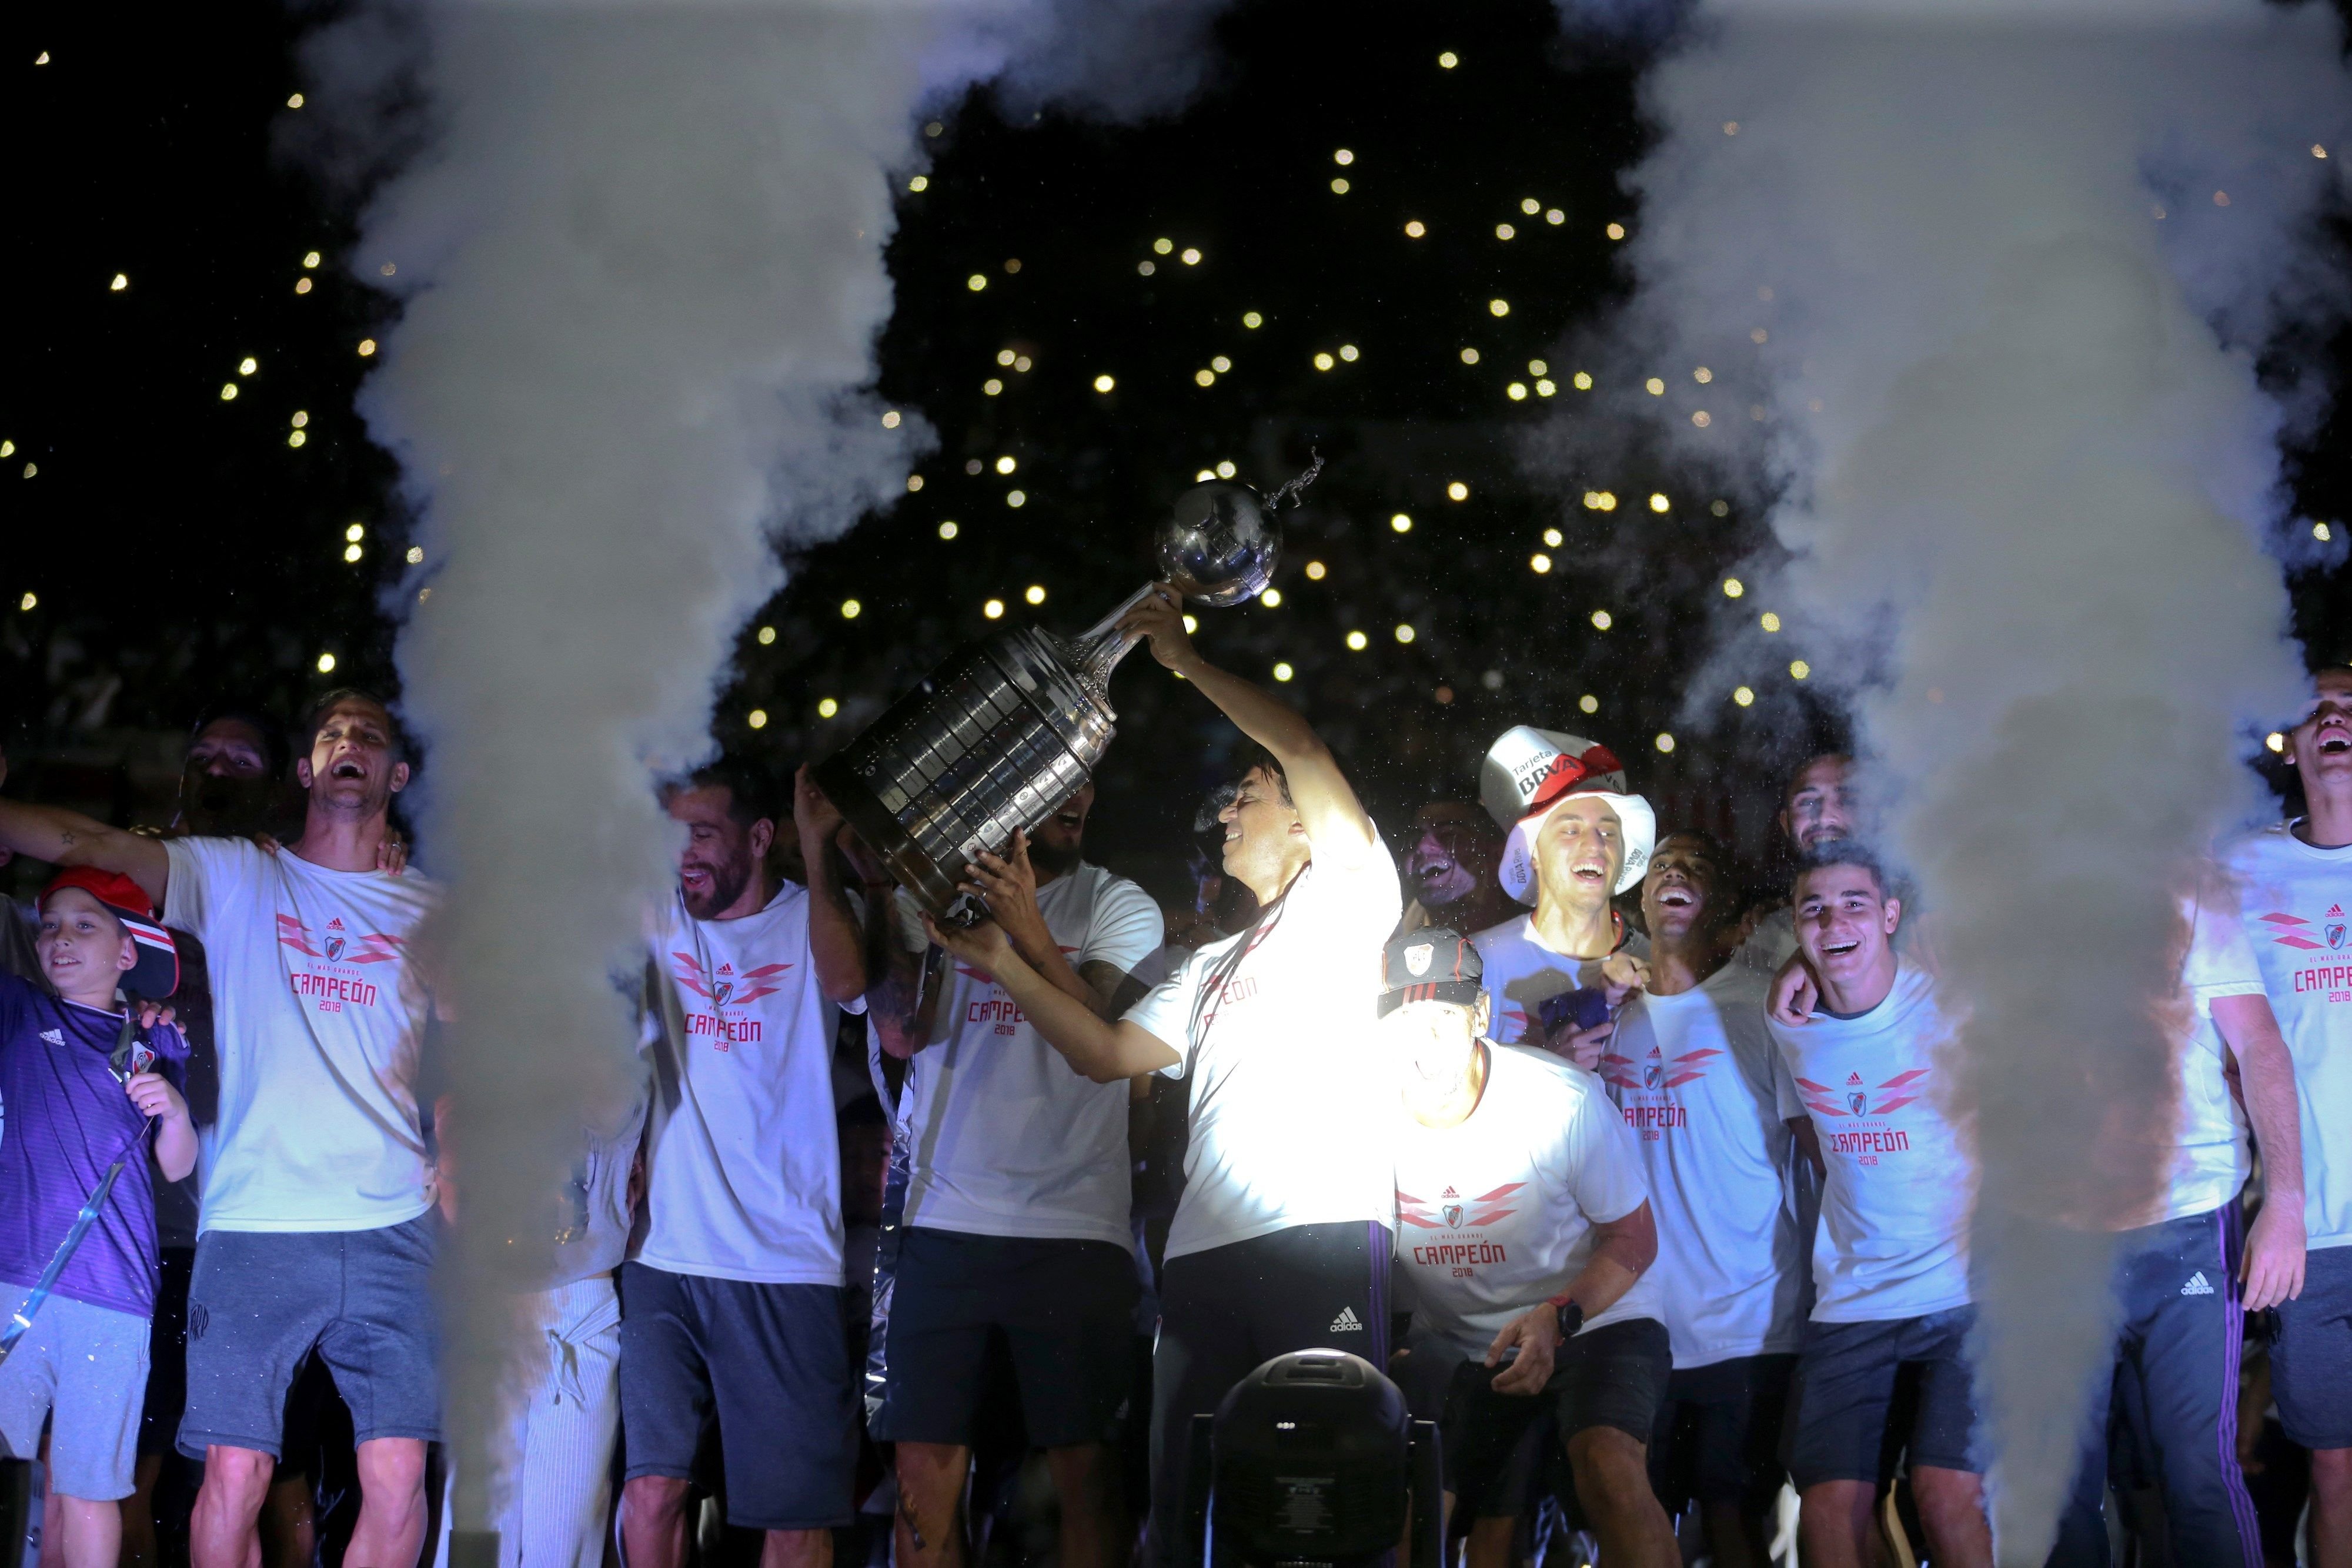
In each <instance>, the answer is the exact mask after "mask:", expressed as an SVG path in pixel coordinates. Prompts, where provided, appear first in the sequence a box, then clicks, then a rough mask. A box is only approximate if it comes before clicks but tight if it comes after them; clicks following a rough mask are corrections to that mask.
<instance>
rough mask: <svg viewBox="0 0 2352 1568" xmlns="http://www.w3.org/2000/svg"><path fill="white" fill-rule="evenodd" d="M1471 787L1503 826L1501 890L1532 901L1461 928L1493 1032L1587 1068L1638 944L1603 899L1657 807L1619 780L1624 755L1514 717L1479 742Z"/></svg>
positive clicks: (1622, 884) (1638, 969) (1638, 975)
mask: <svg viewBox="0 0 2352 1568" xmlns="http://www.w3.org/2000/svg"><path fill="white" fill-rule="evenodd" d="M1478 798H1479V800H1481V801H1482V802H1483V803H1484V804H1485V805H1486V810H1487V812H1488V813H1489V814H1490V815H1491V816H1493V818H1494V819H1495V821H1496V823H1498V824H1499V825H1501V826H1502V827H1503V828H1504V829H1505V830H1506V831H1507V834H1508V837H1507V840H1506V841H1505V843H1504V846H1503V865H1502V882H1503V890H1504V891H1505V892H1506V893H1508V894H1510V895H1511V896H1512V897H1513V898H1516V899H1517V900H1518V901H1519V902H1520V903H1521V904H1533V905H1535V910H1534V913H1532V914H1529V915H1520V916H1519V917H1518V918H1517V919H1516V920H1508V921H1506V922H1504V923H1503V924H1502V925H1496V926H1492V927H1490V928H1488V929H1486V930H1485V931H1481V932H1479V933H1478V934H1477V935H1476V936H1473V937H1471V938H1470V941H1471V944H1472V945H1473V946H1475V947H1476V948H1477V949H1478V956H1479V958H1480V960H1481V961H1482V962H1483V963H1484V964H1485V966H1486V994H1487V995H1488V996H1489V997H1491V998H1493V1001H1494V1021H1493V1029H1494V1038H1495V1039H1496V1040H1499V1041H1501V1042H1502V1043H1503V1044H1505V1045H1521V1044H1524V1045H1532V1046H1541V1047H1543V1048H1545V1049H1546V1050H1549V1051H1556V1052H1558V1053H1559V1054H1560V1055H1563V1056H1566V1057H1569V1058H1570V1060H1572V1061H1575V1062H1576V1064H1577V1065H1578V1066H1580V1067H1582V1068H1585V1069H1587V1070H1590V1069H1591V1068H1592V1067H1593V1066H1594V1065H1595V1064H1596V1063H1597V1062H1598V1061H1600V1059H1601V1047H1602V1046H1603V1044H1605V1043H1606V1041H1607V1040H1608V1039H1609V1036H1610V1032H1611V1031H1612V1030H1613V1029H1614V1028H1615V1027H1616V1023H1615V1019H1616V1009H1617V1008H1618V1007H1619V1006H1620V1005H1621V1004H1622V1002H1623V1001H1624V999H1625V998H1626V997H1627V996H1628V995H1629V994H1630V993H1631V992H1632V991H1633V989H1634V988H1637V987H1638V986H1640V985H1641V983H1642V980H1643V977H1644V973H1645V971H1644V969H1643V958H1644V957H1645V956H1647V954H1648V951H1649V944H1648V942H1647V941H1646V940H1645V939H1644V938H1643V936H1641V935H1640V934H1639V933H1638V932H1635V931H1633V930H1631V929H1630V928H1629V927H1628V926H1627V925H1626V924H1625V917H1624V916H1623V915H1620V914H1618V912H1617V909H1616V906H1615V904H1613V903H1612V900H1614V899H1615V897H1616V896H1617V894H1621V893H1623V892H1624V891H1625V890H1626V889H1628V888H1630V887H1633V886H1635V885H1637V884H1638V883H1640V882H1641V880H1642V877H1643V874H1644V873H1646V872H1647V871H1648V869H1649V864H1650V847H1651V841H1652V840H1653V839H1654V837H1655V836H1656V833H1657V817H1656V815H1655V813H1654V812H1653V811H1652V810H1651V809H1650V803H1649V801H1647V800H1643V798H1642V797H1641V796H1639V795H1634V794H1630V793H1628V792H1627V791H1626V789H1625V772H1624V765H1623V764H1622V763H1620V762H1619V761H1618V760H1617V758H1615V756H1613V755H1612V753H1611V752H1610V750H1609V748H1608V747H1605V746H1601V745H1599V744H1597V743H1595V742H1593V741H1590V740H1586V739H1584V738H1583V737H1580V736H1574V735H1562V734H1560V733H1559V732H1558V731H1556V730H1548V729H1534V728H1530V727H1528V726H1526V725H1521V726H1519V727H1517V728H1514V729H1510V730H1506V731H1505V732H1504V733H1503V735H1502V737H1500V738H1499V739H1497V740H1496V742H1495V744H1494V746H1493V747H1491V748H1490V749H1489V750H1488V751H1487V753H1486V765H1485V766H1484V767H1483V768H1481V769H1480V771H1479V779H1478ZM1547 1003H1549V1004H1551V1005H1550V1008H1549V1012H1550V1014H1551V1017H1550V1018H1549V1019H1547V1017H1546V1016H1545V1015H1546V1012H1547V1009H1546V1004H1547Z"/></svg>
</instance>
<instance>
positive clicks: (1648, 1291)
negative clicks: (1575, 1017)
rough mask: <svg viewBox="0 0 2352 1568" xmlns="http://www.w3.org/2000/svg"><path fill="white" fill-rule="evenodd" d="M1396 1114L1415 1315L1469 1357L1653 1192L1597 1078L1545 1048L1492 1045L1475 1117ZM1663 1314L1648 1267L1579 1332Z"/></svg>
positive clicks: (1399, 1193)
mask: <svg viewBox="0 0 2352 1568" xmlns="http://www.w3.org/2000/svg"><path fill="white" fill-rule="evenodd" d="M1395 1125H1396V1127H1397V1134H1396V1204H1397V1233H1396V1256H1397V1260H1398V1261H1399V1262H1400V1263H1402V1264H1403V1265H1404V1266H1405V1267H1406V1268H1407V1269H1408V1270H1411V1275H1412V1283H1413V1291H1414V1295H1415V1298H1416V1300H1417V1301H1418V1302H1419V1306H1418V1308H1417V1310H1416V1312H1415V1316H1416V1318H1417V1319H1418V1320H1419V1322H1418V1323H1417V1325H1416V1326H1417V1327H1421V1328H1425V1329H1427V1330H1430V1331H1432V1332H1433V1333H1437V1334H1440V1335H1442V1336H1443V1337H1444V1339H1445V1340H1446V1341H1447V1343H1450V1344H1451V1345H1452V1346H1453V1347H1454V1349H1455V1350H1457V1351H1459V1352H1460V1353H1461V1354H1464V1355H1465V1356H1468V1357H1469V1358H1470V1359H1472V1360H1474V1361H1475V1360H1479V1359H1482V1358H1483V1357H1484V1356H1485V1355H1486V1348H1487V1346H1488V1345H1490V1344H1492V1343H1494V1339H1495V1336H1496V1334H1497V1333H1500V1332H1501V1331H1502V1329H1503V1325H1505V1324H1506V1323H1507V1322H1510V1321H1511V1320H1512V1319H1513V1318H1515V1317H1517V1316H1518V1315H1519V1314H1520V1313H1522V1312H1526V1311H1528V1309H1529V1308H1531V1307H1535V1306H1539V1305H1541V1304H1542V1303H1543V1302H1544V1301H1546V1300H1548V1299H1549V1297H1550V1296H1551V1295H1552V1294H1553V1293H1554V1292H1555V1291H1561V1290H1564V1289H1566V1288H1567V1286H1568V1284H1569V1282H1570V1281H1571V1280H1573V1279H1574V1278H1575V1277H1576V1275H1577V1274H1578V1273H1579V1272H1580V1271H1581V1270H1583V1268H1584V1265H1585V1263H1586V1261H1587V1260H1590V1259H1591V1256H1592V1247H1593V1230H1592V1228H1593V1227H1594V1226H1596V1225H1608V1224H1612V1223H1613V1222H1615V1221H1617V1220H1620V1219H1622V1218H1625V1217H1626V1216H1627V1215H1629V1214H1631V1213H1633V1211H1634V1210H1635V1209H1637V1208H1640V1207H1642V1204H1643V1201H1644V1200H1645V1199H1646V1198H1647V1197H1648V1192H1647V1189H1646V1187H1645V1186H1643V1180H1642V1166H1641V1162H1640V1159H1639V1157H1638V1156H1637V1155H1635V1153H1634V1145H1633V1134H1631V1133H1630V1132H1629V1131H1628V1130H1627V1129H1626V1126H1625V1124H1624V1121H1623V1119H1622V1117H1620V1116H1619V1115H1618V1113H1617V1107H1616V1106H1614V1105H1613V1104H1612V1103H1610V1100H1609V1095H1608V1092H1607V1091H1606V1090H1605V1089H1603V1088H1602V1087H1601V1081H1600V1080H1599V1079H1598V1078H1595V1077H1594V1076H1593V1075H1592V1074H1591V1073H1590V1072H1587V1071H1584V1070H1583V1069H1582V1068H1580V1067H1578V1066H1576V1065H1575V1064H1574V1063H1572V1062H1569V1061H1562V1060H1561V1059H1560V1058H1559V1057H1556V1056H1553V1055H1551V1054H1550V1053H1549V1052H1548V1051H1536V1050H1533V1049H1528V1048H1523V1047H1519V1046H1509V1045H1496V1046H1490V1047H1489V1048H1488V1052H1487V1071H1486V1090H1485V1092H1483V1093H1481V1094H1480V1095H1479V1097H1478V1104H1477V1107H1476V1109H1475V1110H1473V1111H1472V1112H1471V1113H1470V1114H1469V1115H1468V1116H1467V1117H1465V1119H1464V1120H1463V1121H1461V1122H1460V1123H1458V1124H1455V1125H1454V1126H1451V1127H1431V1126H1427V1125H1424V1124H1423V1123H1421V1122H1420V1121H1418V1120H1416V1119H1415V1118H1414V1117H1413V1116H1412V1113H1410V1112H1407V1111H1405V1110H1403V1109H1402V1107H1400V1108H1399V1109H1398V1110H1397V1112H1396V1113H1395ZM1662 1315H1663V1314H1662V1313H1661V1312H1660V1310H1659V1301H1658V1286H1657V1283H1656V1281H1655V1279H1654V1275H1653V1273H1651V1272H1650V1271H1647V1270H1645V1271H1644V1272H1643V1274H1642V1276H1641V1278H1639V1279H1637V1280H1635V1281H1633V1286H1632V1288H1630V1289H1629V1290H1627V1291H1626V1292H1625V1293H1624V1294H1623V1295H1622V1296H1620V1297H1619V1298H1618V1299H1617V1300H1616V1301H1612V1302H1611V1303H1610V1304H1609V1306H1608V1307H1607V1308H1605V1309H1604V1310H1602V1311H1601V1312H1595V1313H1593V1314H1592V1316H1591V1318H1589V1319H1587V1320H1586V1322H1585V1324H1584V1327H1583V1329H1582V1330H1581V1331H1580V1332H1581V1333H1591V1331H1592V1330H1594V1329H1597V1328H1601V1327H1602V1326H1604V1325H1605V1324H1609V1323H1614V1322H1623V1321H1624V1320H1626V1319H1628V1318H1657V1317H1661V1316H1662Z"/></svg>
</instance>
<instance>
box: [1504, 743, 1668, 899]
mask: <svg viewBox="0 0 2352 1568" xmlns="http://www.w3.org/2000/svg"><path fill="white" fill-rule="evenodd" d="M1571 795H1580V796H1592V797H1596V798H1598V799H1600V800H1606V801H1608V802H1609V805H1610V808H1611V810H1614V811H1615V812H1616V813H1617V821H1619V823H1621V824H1622V826H1623V828H1624V830H1625V864H1624V868H1623V869H1622V871H1620V872H1619V873H1617V885H1616V886H1615V887H1614V888H1612V890H1611V891H1612V893H1622V892H1624V891H1625V890H1626V889H1627V888H1629V887H1633V886H1635V885H1637V884H1638V883H1640V882H1641V880H1642V879H1643V877H1644V876H1647V875H1648V874H1649V872H1650V852H1651V851H1652V850H1653V849H1654V848H1655V847H1656V845H1657V841H1658V814H1657V813H1656V812H1655V811H1654V810H1651V809H1650V802H1649V801H1647V800H1643V798H1642V797H1641V796H1639V795H1635V794H1633V793H1630V792H1629V791H1628V790H1627V789H1626V788H1625V765H1624V764H1623V763H1622V762H1620V761H1618V760H1617V758H1616V755H1615V754H1614V753H1613V752H1612V751H1611V750H1610V749H1609V748H1608V747H1605V746H1602V745H1601V743H1600V742H1598V741H1593V740H1587V739H1585V738H1584V737H1582V736H1580V735H1567V734H1564V733H1562V732H1561V731H1559V730H1556V729H1537V728H1535V727H1532V726H1529V725H1524V724H1522V725H1516V726H1514V727H1511V728H1509V729H1507V730H1505V731H1504V732H1503V733H1502V735H1501V737H1499V738H1497V739H1496V742H1495V744H1494V745H1493V746H1491V747H1487V748H1486V761H1485V763H1483V764H1482V765H1481V766H1480V767H1479V769H1478V802H1479V804H1480V805H1483V806H1485V807H1486V814H1487V815H1488V816H1490V817H1492V818H1494V819H1495V825H1496V827H1499V828H1501V829H1502V830H1503V831H1505V832H1506V833H1507V834H1509V835H1510V837H1509V840H1508V841H1507V842H1506V843H1505V844H1504V846H1503V863H1502V866H1501V868H1500V873H1499V874H1500V876H1501V879H1502V883H1503V891H1504V892H1505V893H1507V894H1510V895H1511V896H1512V897H1513V898H1516V899H1517V900H1518V901H1519V902H1520V903H1521V904H1533V903H1534V902H1535V901H1536V834H1537V832H1538V831H1540V830H1541V829H1542V827H1543V825H1544V822H1545V820H1546V819H1548V818H1549V817H1550V815H1551V813H1552V810H1553V809H1554V808H1556V807H1557V806H1559V803H1560V802H1561V801H1563V800H1567V799H1568V798H1569V797H1570V796H1571Z"/></svg>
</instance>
